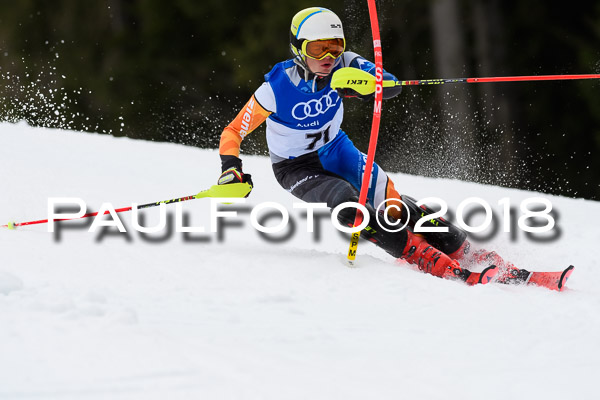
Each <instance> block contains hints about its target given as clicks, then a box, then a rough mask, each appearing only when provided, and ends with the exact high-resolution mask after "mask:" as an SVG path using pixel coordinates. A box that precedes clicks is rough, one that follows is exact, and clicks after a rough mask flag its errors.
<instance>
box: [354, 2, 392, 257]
mask: <svg viewBox="0 0 600 400" xmlns="http://www.w3.org/2000/svg"><path fill="white" fill-rule="evenodd" d="M368 3H369V17H370V19H371V33H372V35H373V50H374V53H375V76H374V77H373V80H374V84H375V87H374V88H373V90H374V91H375V105H374V107H373V123H372V124H371V137H370V139H369V150H368V152H367V161H366V164H365V171H364V173H363V178H362V184H361V187H360V195H359V198H358V202H359V203H360V204H361V205H363V206H364V205H365V204H366V203H367V193H368V191H369V186H370V182H371V172H372V170H373V162H374V161H375V149H376V148H377V136H378V135H379V123H380V122H381V106H382V104H383V101H382V100H383V97H382V96H383V59H382V54H381V37H380V34H379V21H378V20H377V9H376V7H375V0H368ZM367 74H369V73H368V72H367ZM369 76H372V75H371V74H369ZM362 219H363V217H362V214H361V212H360V211H358V210H357V211H356V217H355V218H354V226H355V227H356V226H359V225H360V224H361V223H362ZM359 239H360V231H357V232H354V233H353V234H352V237H351V239H350V247H349V248H348V257H347V261H348V265H349V266H351V267H353V266H354V261H355V259H356V250H357V248H358V240H359Z"/></svg>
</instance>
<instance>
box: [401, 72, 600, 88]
mask: <svg viewBox="0 0 600 400" xmlns="http://www.w3.org/2000/svg"><path fill="white" fill-rule="evenodd" d="M574 79H600V74H577V75H527V76H496V77H489V78H456V79H421V80H410V81H399V82H397V83H396V85H402V86H413V85H441V84H444V83H486V82H527V81H564V80H574Z"/></svg>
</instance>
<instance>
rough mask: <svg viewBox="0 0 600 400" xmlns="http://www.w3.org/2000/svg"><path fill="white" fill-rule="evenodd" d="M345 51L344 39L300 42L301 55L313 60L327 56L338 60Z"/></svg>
mask: <svg viewBox="0 0 600 400" xmlns="http://www.w3.org/2000/svg"><path fill="white" fill-rule="evenodd" d="M345 49H346V39H320V40H310V41H309V40H305V41H304V42H302V54H304V55H305V56H307V57H310V58H313V59H315V60H322V59H324V58H325V57H327V56H331V57H332V58H338V57H339V56H341V55H342V53H343V52H344V50H345Z"/></svg>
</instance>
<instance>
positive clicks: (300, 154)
mask: <svg viewBox="0 0 600 400" xmlns="http://www.w3.org/2000/svg"><path fill="white" fill-rule="evenodd" d="M290 48H291V51H292V54H293V58H291V59H289V60H286V61H283V62H280V63H278V64H276V65H275V66H274V67H273V69H272V70H271V71H270V72H269V73H268V74H266V75H265V82H264V83H263V84H262V85H261V86H260V87H259V88H258V89H257V90H256V91H255V92H254V94H253V95H252V97H251V98H250V99H249V100H248V102H247V103H246V105H245V106H244V107H243V108H242V110H241V111H240V112H239V114H238V115H237V117H236V118H235V119H234V120H233V121H232V122H231V123H230V124H229V125H228V126H227V127H226V128H225V129H224V131H223V133H222V134H221V140H220V145H219V154H220V157H221V164H222V165H221V167H222V174H221V176H220V177H219V180H218V183H219V184H220V185H221V184H228V183H234V182H249V183H250V184H252V180H251V176H250V175H249V174H247V173H244V172H243V164H242V160H241V159H240V158H239V153H240V144H241V142H242V140H243V139H244V138H245V137H246V135H248V134H249V133H250V132H252V131H253V130H254V129H256V128H257V127H258V126H259V125H261V124H262V123H263V122H265V121H266V123H267V127H266V135H267V144H268V148H269V153H270V158H271V162H272V167H273V171H274V174H275V178H276V179H277V182H278V183H279V184H280V185H281V186H282V187H283V188H284V189H285V190H287V191H288V192H290V193H291V194H293V195H294V196H296V197H298V198H300V199H302V200H304V201H306V202H320V203H327V205H328V207H330V208H331V209H333V208H335V207H336V206H337V205H339V204H342V203H345V202H358V197H359V191H360V187H361V182H362V173H363V170H364V166H365V163H366V156H365V155H364V154H363V153H362V152H360V151H359V150H358V149H357V148H356V147H355V146H354V144H353V143H352V141H351V140H350V139H349V138H348V136H347V135H346V133H345V132H344V131H343V130H342V129H341V124H342V119H343V114H344V106H343V101H342V98H344V97H361V98H365V97H367V98H368V97H370V96H361V95H359V94H358V93H357V92H355V91H354V90H352V89H350V88H338V89H337V90H334V89H332V88H331V85H330V83H331V76H332V74H333V72H334V71H336V70H338V69H339V68H343V67H351V68H358V69H361V70H363V71H367V72H369V73H371V74H372V75H374V74H375V65H374V64H373V63H372V62H370V61H368V60H366V59H364V58H363V57H361V56H360V55H358V54H356V53H353V52H351V51H346V40H345V37H344V31H343V28H342V22H341V20H340V19H339V18H338V16H337V15H336V14H335V13H333V12H332V11H330V10H328V9H325V8H320V7H312V8H307V9H304V10H301V11H300V12H298V13H297V14H296V15H295V16H294V17H293V19H292V23H291V28H290ZM384 80H394V81H397V79H396V78H395V77H394V76H393V75H392V74H390V73H388V72H385V71H384ZM401 89H402V86H395V87H386V88H384V89H383V98H384V99H390V98H393V97H395V96H397V95H399V94H400V92H401ZM393 199H401V200H402V201H403V202H404V204H405V205H406V206H402V205H401V203H399V202H397V201H396V202H394V200H393ZM382 203H383V204H385V205H393V204H395V205H396V206H397V207H388V211H387V213H388V217H389V220H390V221H398V220H400V221H403V222H406V218H407V214H408V218H409V221H408V226H407V228H406V229H403V230H401V231H399V232H388V231H387V230H386V229H381V228H382V226H377V225H376V224H378V223H380V224H385V223H386V222H385V221H384V220H383V219H382V218H380V220H381V221H379V222H376V221H377V219H376V215H375V214H376V210H375V209H374V207H378V206H379V205H380V204H382ZM366 206H367V209H368V210H369V214H370V215H369V217H370V225H372V226H368V227H367V228H365V229H364V230H363V231H362V232H361V235H362V236H363V237H366V238H367V239H369V240H370V241H371V242H373V243H375V244H376V245H377V246H379V247H381V248H382V249H384V250H385V251H386V252H388V253H389V254H391V255H392V256H394V257H396V258H401V259H404V260H406V261H407V262H409V263H411V264H415V265H417V266H418V268H419V269H421V270H422V271H424V272H427V273H430V274H432V275H435V276H438V277H442V278H448V279H460V280H463V281H465V282H467V283H468V284H476V283H487V282H488V281H489V280H490V279H491V277H493V276H494V275H495V274H496V273H497V272H498V269H497V268H496V267H493V266H492V265H495V266H497V267H499V270H500V273H499V274H498V277H497V280H499V281H500V282H508V281H510V280H511V279H516V278H518V277H519V274H521V275H523V274H525V273H526V274H528V272H527V271H524V270H519V269H517V268H515V267H514V266H512V264H508V263H506V262H504V260H502V259H501V258H500V257H499V256H498V255H497V254H496V253H494V252H488V251H485V250H480V251H471V248H470V247H471V246H470V243H469V241H468V240H467V235H466V233H465V232H464V231H462V230H460V229H459V228H457V227H456V226H454V225H452V224H450V223H449V222H448V221H446V220H444V219H442V218H438V219H437V220H436V221H435V222H436V225H437V226H445V227H448V232H447V233H424V234H423V235H418V234H415V233H413V231H412V227H414V224H415V222H416V221H417V220H418V219H420V218H421V217H422V215H423V213H425V214H430V213H432V212H433V211H432V210H430V209H429V208H427V207H426V206H422V207H418V206H417V205H416V202H415V200H414V199H413V198H411V197H410V196H407V195H400V194H399V193H398V192H397V190H396V188H395V187H394V183H393V182H392V181H391V179H390V178H389V177H388V176H387V174H386V173H385V172H384V171H383V170H382V169H381V168H380V167H379V166H378V165H377V164H375V165H374V166H373V173H372V177H371V187H370V189H369V191H368V196H367V205H366ZM406 207H408V211H407V209H406ZM384 208H385V207H384ZM355 213H356V211H355V210H354V209H352V208H345V209H343V211H341V212H340V213H339V214H338V218H339V220H340V223H341V224H342V225H345V226H352V224H353V222H354V217H355ZM383 228H386V227H385V226H383ZM387 228H388V229H389V230H393V228H394V226H388V227H387ZM461 263H462V264H463V265H466V266H470V265H474V264H475V263H477V264H481V263H483V264H484V265H487V266H489V268H486V269H485V270H484V272H482V273H472V272H470V271H469V270H467V269H465V268H463V267H461V265H460V264H461ZM522 271H524V272H522Z"/></svg>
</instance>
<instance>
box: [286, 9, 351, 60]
mask: <svg viewBox="0 0 600 400" xmlns="http://www.w3.org/2000/svg"><path fill="white" fill-rule="evenodd" d="M325 39H337V41H333V45H334V46H335V49H334V50H331V51H330V52H329V51H328V52H326V53H324V54H323V55H322V56H321V57H315V56H312V57H311V56H310V55H308V54H307V53H306V44H307V43H308V42H311V41H314V40H325ZM336 42H337V44H336ZM290 48H291V50H292V53H293V54H294V56H295V57H296V58H298V59H299V61H301V62H302V63H304V61H305V59H306V57H307V56H308V57H311V58H316V59H320V58H323V57H325V56H326V55H327V54H329V55H331V56H333V57H334V58H337V57H339V55H340V54H341V53H343V51H344V50H345V48H346V39H345V38H344V29H343V28H342V21H341V20H340V19H339V17H338V16H337V15H335V13H334V12H333V11H331V10H328V9H326V8H322V7H311V8H306V9H304V10H302V11H299V12H298V13H297V14H296V15H294V18H292V25H291V27H290ZM326 50H327V49H326ZM326 50H325V51H326Z"/></svg>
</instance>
